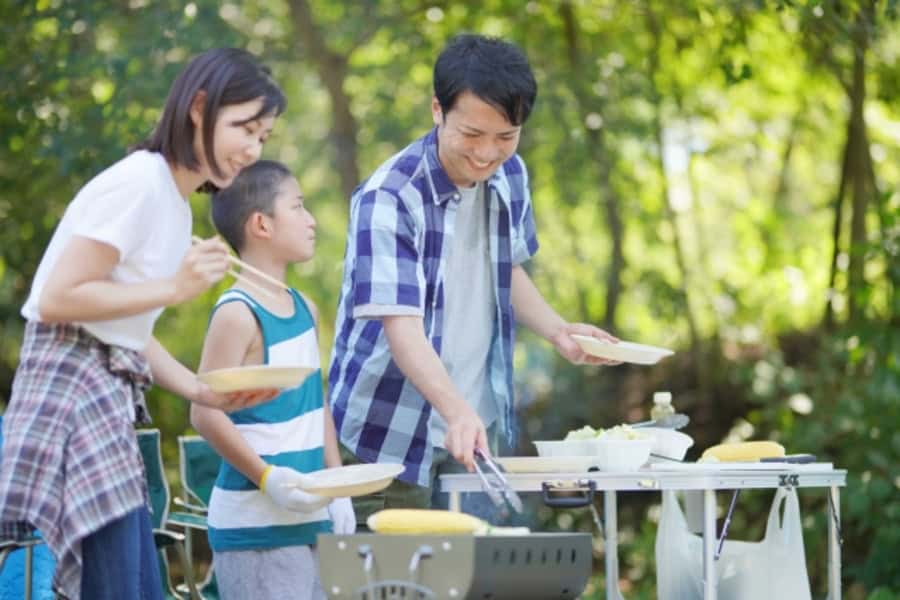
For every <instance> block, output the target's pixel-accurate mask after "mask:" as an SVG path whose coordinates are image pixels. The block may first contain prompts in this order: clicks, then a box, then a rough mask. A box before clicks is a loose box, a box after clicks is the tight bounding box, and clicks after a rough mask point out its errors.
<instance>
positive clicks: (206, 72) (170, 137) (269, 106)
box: [134, 48, 287, 191]
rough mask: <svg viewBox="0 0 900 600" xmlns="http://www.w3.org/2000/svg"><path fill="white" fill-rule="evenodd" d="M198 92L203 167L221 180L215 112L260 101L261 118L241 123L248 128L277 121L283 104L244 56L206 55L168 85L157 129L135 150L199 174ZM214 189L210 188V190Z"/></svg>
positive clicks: (237, 52) (220, 51) (230, 52)
mask: <svg viewBox="0 0 900 600" xmlns="http://www.w3.org/2000/svg"><path fill="white" fill-rule="evenodd" d="M200 91H203V92H204V93H205V94H206V102H205V104H204V106H203V131H202V132H201V135H202V139H203V149H204V152H205V154H206V162H207V164H208V165H209V166H210V168H211V169H212V172H213V173H214V174H215V175H216V176H217V177H221V176H222V172H221V170H220V169H219V165H218V164H217V163H216V159H215V156H214V153H213V150H214V147H213V131H214V129H215V124H216V119H217V118H218V116H219V110H220V109H221V108H222V107H223V106H228V105H231V104H242V103H244V102H249V101H251V100H256V99H257V98H262V101H263V102H262V107H261V108H260V109H259V112H257V113H256V114H255V115H253V116H252V117H250V118H249V119H247V120H245V121H244V123H249V122H251V121H255V120H256V119H259V118H260V117H263V116H268V115H270V114H271V115H274V116H278V115H280V114H281V113H282V112H284V108H285V106H286V104H287V101H286V100H285V98H284V93H282V91H281V88H279V87H278V84H277V83H275V80H274V79H272V73H271V71H270V70H269V68H268V67H266V66H265V65H263V64H261V63H260V62H259V61H258V60H257V58H256V57H255V56H253V55H252V54H250V53H249V52H247V51H246V50H241V49H239V48H216V49H213V50H207V51H206V52H204V53H202V54H200V55H198V56H196V57H195V58H194V59H193V60H191V62H190V63H188V65H187V66H186V67H185V68H184V69H183V70H182V71H181V73H180V74H179V75H178V77H177V78H176V79H175V82H174V83H172V88H171V89H170V90H169V96H168V98H167V99H166V106H165V108H163V113H162V117H161V118H160V120H159V122H158V123H157V124H156V128H155V129H154V130H153V133H152V134H151V135H150V137H148V138H147V139H146V140H144V141H143V142H141V143H140V144H138V145H137V146H135V148H134V150H150V151H153V152H159V153H160V154H162V155H163V156H164V157H165V158H166V160H167V161H169V162H171V163H173V164H176V165H181V166H184V167H186V168H188V169H197V168H198V167H199V166H200V161H199V159H198V157H197V156H196V153H195V152H194V122H193V121H192V120H191V103H192V102H193V101H194V98H195V97H196V96H197V93H198V92H200ZM214 189H215V187H214V186H212V190H214ZM212 190H209V191H212Z"/></svg>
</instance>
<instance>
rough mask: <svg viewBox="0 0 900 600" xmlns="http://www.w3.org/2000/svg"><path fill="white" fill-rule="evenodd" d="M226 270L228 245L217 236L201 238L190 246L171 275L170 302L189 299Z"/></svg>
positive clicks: (207, 287) (208, 286) (220, 277)
mask: <svg viewBox="0 0 900 600" xmlns="http://www.w3.org/2000/svg"><path fill="white" fill-rule="evenodd" d="M227 271H228V247H227V246H226V245H225V243H224V242H223V241H222V240H221V239H219V238H215V237H214V238H210V239H208V240H203V241H202V242H198V243H196V244H194V245H193V246H191V247H190V249H189V250H188V251H187V254H185V256H184V260H182V261H181V266H180V267H178V272H177V273H176V274H175V277H173V279H172V281H173V284H174V288H175V289H174V294H173V300H172V304H179V303H181V302H184V301H186V300H190V299H191V298H194V297H196V296H198V295H199V294H201V293H203V292H205V291H206V290H208V289H209V288H210V287H211V286H213V285H214V284H215V283H217V282H218V281H221V279H222V278H223V277H225V273H226V272H227Z"/></svg>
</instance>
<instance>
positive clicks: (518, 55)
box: [434, 34, 537, 126]
mask: <svg viewBox="0 0 900 600" xmlns="http://www.w3.org/2000/svg"><path fill="white" fill-rule="evenodd" d="M466 91H469V92H472V93H473V94H475V95H476V96H478V97H479V98H480V99H481V100H483V101H484V102H487V103H488V104H490V105H491V106H493V107H495V108H496V109H497V110H499V111H500V112H501V113H502V114H503V115H505V116H506V119H507V120H508V121H509V122H510V123H511V124H513V125H516V126H518V125H522V124H523V123H525V121H526V120H527V119H528V115H529V114H531V108H532V107H533V106H534V99H535V97H536V96H537V82H535V80H534V74H533V73H532V72H531V66H530V65H529V64H528V58H527V57H526V56H525V53H524V52H522V51H521V50H520V49H519V48H518V46H516V45H514V44H511V43H509V42H505V41H503V40H501V39H498V38H493V37H487V36H483V35H476V34H461V35H457V36H456V37H454V38H453V39H452V40H450V42H449V43H448V44H447V46H446V47H445V48H444V50H443V51H442V52H441V54H440V56H438V59H437V62H436V63H435V65H434V95H435V97H436V98H437V99H438V102H439V103H440V105H441V110H442V111H443V113H444V115H445V116H446V114H447V113H448V112H450V110H451V109H452V108H453V105H454V104H455V103H456V99H457V98H458V97H459V95H460V94H462V93H463V92H466Z"/></svg>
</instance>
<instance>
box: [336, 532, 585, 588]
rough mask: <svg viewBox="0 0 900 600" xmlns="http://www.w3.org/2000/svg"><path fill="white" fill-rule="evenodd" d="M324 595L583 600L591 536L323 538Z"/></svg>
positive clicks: (554, 534) (344, 536) (577, 534)
mask: <svg viewBox="0 0 900 600" xmlns="http://www.w3.org/2000/svg"><path fill="white" fill-rule="evenodd" d="M318 550H319V558H320V572H321V578H322V587H323V588H324V589H325V593H326V595H327V596H328V598H335V599H337V598H344V599H348V600H432V599H434V600H439V599H450V600H461V599H463V598H469V599H479V600H488V599H490V600H502V599H510V600H513V599H515V600H529V599H535V600H537V599H540V600H549V599H553V598H560V599H568V598H577V597H578V596H579V595H580V594H581V592H582V591H583V590H584V587H585V585H587V581H588V578H589V577H590V574H591V566H592V565H591V563H592V553H591V535H590V534H588V533H531V534H527V535H515V536H481V535H433V534H431V535H386V534H372V533H365V534H356V535H325V534H323V535H320V536H319V542H318Z"/></svg>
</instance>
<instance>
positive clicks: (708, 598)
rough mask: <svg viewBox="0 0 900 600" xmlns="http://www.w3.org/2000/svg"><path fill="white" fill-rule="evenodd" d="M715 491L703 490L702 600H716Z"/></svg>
mask: <svg viewBox="0 0 900 600" xmlns="http://www.w3.org/2000/svg"><path fill="white" fill-rule="evenodd" d="M715 547H716V491H715V490H703V600H716V562H715Z"/></svg>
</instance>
